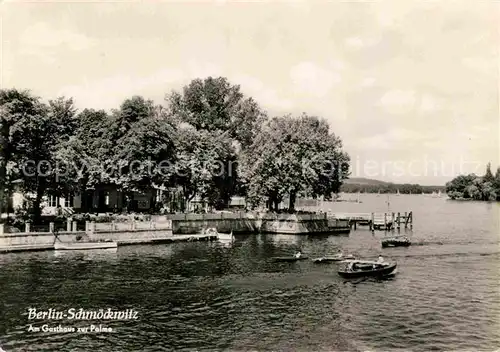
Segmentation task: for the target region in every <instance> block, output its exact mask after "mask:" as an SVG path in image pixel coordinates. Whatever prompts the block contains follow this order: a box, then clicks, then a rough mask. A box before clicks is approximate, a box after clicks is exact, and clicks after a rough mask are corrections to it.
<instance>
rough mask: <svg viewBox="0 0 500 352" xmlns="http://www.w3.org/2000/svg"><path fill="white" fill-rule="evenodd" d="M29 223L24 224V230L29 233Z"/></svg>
mask: <svg viewBox="0 0 500 352" xmlns="http://www.w3.org/2000/svg"><path fill="white" fill-rule="evenodd" d="M30 225H31V224H30V223H29V222H27V223H26V224H24V232H26V233H29V232H30V227H31V226H30Z"/></svg>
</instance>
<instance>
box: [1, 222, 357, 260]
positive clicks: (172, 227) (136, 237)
mask: <svg viewBox="0 0 500 352" xmlns="http://www.w3.org/2000/svg"><path fill="white" fill-rule="evenodd" d="M209 227H213V228H216V229H217V231H219V232H222V233H228V232H231V231H233V233H234V234H238V233H274V234H294V235H296V234H314V233H339V232H343V233H349V231H350V227H349V221H348V220H338V219H332V218H327V216H326V214H271V213H261V214H258V213H220V214H175V215H167V216H156V217H154V219H153V220H152V221H129V222H111V223H95V222H87V223H86V226H85V231H77V227H76V222H71V221H68V223H67V228H66V231H59V232H57V233H56V234H54V224H53V223H51V224H50V228H49V231H48V232H31V231H30V224H29V223H28V224H26V228H25V230H24V232H17V233H5V232H4V225H3V224H0V252H2V251H22V250H43V249H53V248H54V243H55V242H56V241H58V240H59V241H61V242H66V243H73V242H78V241H85V240H91V241H95V240H97V241H99V240H113V241H116V242H118V244H119V245H126V244H142V243H143V244H145V243H157V242H162V241H170V240H174V239H176V238H178V239H180V238H181V237H185V236H181V235H195V234H199V233H200V232H201V230H202V229H204V228H209ZM186 238H187V237H186Z"/></svg>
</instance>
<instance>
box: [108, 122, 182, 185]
mask: <svg viewBox="0 0 500 352" xmlns="http://www.w3.org/2000/svg"><path fill="white" fill-rule="evenodd" d="M175 136H176V130H175V127H174V126H173V125H172V124H171V122H170V121H168V120H160V119H156V118H154V117H153V116H148V117H143V118H142V119H140V120H137V121H136V122H135V123H133V124H132V125H131V126H130V129H129V130H128V131H127V132H126V133H125V134H124V135H123V137H121V138H120V139H119V140H118V141H117V142H116V145H117V148H116V151H115V159H114V163H115V165H117V169H116V171H118V173H117V174H116V175H114V179H113V183H114V184H116V185H118V186H119V187H120V188H121V189H122V190H125V191H128V192H131V191H135V190H137V191H147V190H152V189H153V187H154V186H167V185H170V183H171V179H172V174H173V164H174V162H175V156H176V153H175V142H174V138H175Z"/></svg>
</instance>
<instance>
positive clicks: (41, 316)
mask: <svg viewBox="0 0 500 352" xmlns="http://www.w3.org/2000/svg"><path fill="white" fill-rule="evenodd" d="M137 315H138V314H137V311H136V310H135V309H126V310H113V309H111V308H108V309H97V310H90V309H83V308H80V309H75V308H70V309H67V310H58V309H53V308H49V309H48V310H39V309H36V308H28V320H63V319H65V320H66V319H67V320H137V319H139V318H138V316H137Z"/></svg>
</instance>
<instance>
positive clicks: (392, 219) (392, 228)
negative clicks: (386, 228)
mask: <svg viewBox="0 0 500 352" xmlns="http://www.w3.org/2000/svg"><path fill="white" fill-rule="evenodd" d="M391 230H392V231H394V212H392V214H391Z"/></svg>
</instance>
